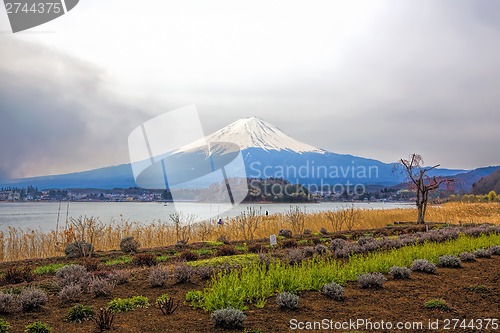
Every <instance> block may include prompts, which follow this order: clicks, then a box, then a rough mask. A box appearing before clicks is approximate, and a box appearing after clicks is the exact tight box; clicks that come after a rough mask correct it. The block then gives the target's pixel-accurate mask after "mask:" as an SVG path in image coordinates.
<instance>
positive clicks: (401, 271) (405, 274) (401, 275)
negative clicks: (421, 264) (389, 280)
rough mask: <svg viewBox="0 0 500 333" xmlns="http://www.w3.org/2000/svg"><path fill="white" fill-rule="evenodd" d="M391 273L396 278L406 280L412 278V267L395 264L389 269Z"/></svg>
mask: <svg viewBox="0 0 500 333" xmlns="http://www.w3.org/2000/svg"><path fill="white" fill-rule="evenodd" d="M389 274H390V275H391V276H392V277H393V278H394V279H396V280H406V279H409V278H410V275H411V269H409V268H407V267H397V266H393V267H391V268H390V269H389Z"/></svg>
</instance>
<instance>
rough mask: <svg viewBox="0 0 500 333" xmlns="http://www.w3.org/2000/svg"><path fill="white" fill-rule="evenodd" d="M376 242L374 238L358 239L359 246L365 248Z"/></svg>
mask: <svg viewBox="0 0 500 333" xmlns="http://www.w3.org/2000/svg"><path fill="white" fill-rule="evenodd" d="M373 242H374V239H373V237H371V236H367V237H360V238H359V239H358V245H361V246H364V245H366V244H368V243H373Z"/></svg>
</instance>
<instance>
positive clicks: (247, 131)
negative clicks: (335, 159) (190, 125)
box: [174, 117, 325, 154]
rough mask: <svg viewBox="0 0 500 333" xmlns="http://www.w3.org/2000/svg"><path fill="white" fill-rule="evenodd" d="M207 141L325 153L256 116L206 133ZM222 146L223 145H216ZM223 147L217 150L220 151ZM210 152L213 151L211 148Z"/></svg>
mask: <svg viewBox="0 0 500 333" xmlns="http://www.w3.org/2000/svg"><path fill="white" fill-rule="evenodd" d="M205 140H206V141H207V142H208V143H212V144H214V143H226V142H227V143H231V144H235V145H237V146H238V147H239V149H240V150H245V149H248V148H259V149H262V150H264V151H291V152H295V153H299V154H301V153H306V152H309V153H319V154H323V153H325V151H324V150H322V149H319V148H316V147H314V146H311V145H308V144H306V143H303V142H300V141H297V140H295V139H294V138H292V137H290V136H288V135H287V134H285V133H283V131H281V130H280V129H279V128H277V127H276V126H274V125H271V124H270V123H268V122H265V121H264V120H262V119H260V118H257V117H250V118H244V119H239V120H237V121H235V122H233V123H231V124H229V125H228V126H226V127H224V128H222V129H220V130H218V131H217V132H215V133H212V134H210V135H208V136H207V137H206V138H205ZM202 145H203V140H198V141H195V142H193V143H191V144H189V145H186V146H184V147H181V148H180V149H178V150H177V151H175V152H174V153H183V152H192V151H193V149H196V148H198V147H200V146H202ZM218 146H221V147H224V145H223V144H222V145H218ZM223 151H224V148H222V149H219V150H218V151H217V152H219V153H222V152H223ZM211 153H214V151H213V150H211Z"/></svg>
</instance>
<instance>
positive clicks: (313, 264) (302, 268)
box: [202, 234, 500, 311]
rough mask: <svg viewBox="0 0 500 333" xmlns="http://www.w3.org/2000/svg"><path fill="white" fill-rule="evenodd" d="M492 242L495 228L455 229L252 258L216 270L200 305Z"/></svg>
mask: <svg viewBox="0 0 500 333" xmlns="http://www.w3.org/2000/svg"><path fill="white" fill-rule="evenodd" d="M495 244H500V234H488V235H486V234H482V235H479V236H466V235H460V236H459V237H458V238H457V239H454V240H449V241H446V242H443V243H434V242H425V243H424V244H412V245H407V246H403V247H400V248H397V249H392V250H388V251H376V252H371V253H368V254H366V255H361V254H358V255H351V256H350V257H349V260H348V261H343V260H335V259H333V258H331V257H317V258H314V259H312V260H307V261H303V262H302V263H300V264H298V265H287V264H286V263H284V262H283V261H280V260H275V261H272V262H269V263H265V262H259V261H255V262H254V263H250V264H247V265H245V267H244V268H243V269H242V270H229V271H222V272H220V273H217V274H216V275H215V276H214V277H213V278H212V280H211V281H210V283H209V284H208V286H207V288H205V289H204V290H203V301H202V303H203V309H205V310H207V311H214V310H218V309H223V308H228V307H233V308H236V309H241V310H243V309H245V308H247V306H248V304H253V303H254V302H256V301H259V300H262V299H264V298H268V297H271V296H273V295H275V294H276V292H277V291H278V292H283V291H288V292H292V293H296V292H300V291H308V290H309V291H311V290H316V291H319V290H321V288H322V287H323V285H324V284H325V283H330V282H332V281H334V282H336V283H339V284H342V285H343V284H345V283H346V282H350V281H356V279H357V277H358V276H359V275H360V274H364V273H370V272H382V273H387V272H388V271H389V269H390V268H391V267H392V266H398V267H408V266H410V265H411V264H412V262H413V261H414V260H416V259H426V260H428V261H429V262H437V260H438V258H439V256H441V255H446V254H453V255H458V254H460V253H462V252H472V251H474V250H476V249H480V248H487V247H490V246H492V245H495Z"/></svg>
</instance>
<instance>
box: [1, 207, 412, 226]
mask: <svg viewBox="0 0 500 333" xmlns="http://www.w3.org/2000/svg"><path fill="white" fill-rule="evenodd" d="M175 205H176V208H177V210H178V211H180V212H189V213H190V214H194V215H197V213H200V215H201V211H202V210H203V211H204V212H205V213H206V212H207V211H209V212H210V214H211V215H212V216H214V217H216V218H219V217H221V218H223V219H225V218H227V217H232V216H236V215H238V214H240V213H241V212H244V211H246V210H247V209H248V208H250V207H251V208H254V209H256V210H257V211H259V210H260V211H261V212H262V214H264V213H265V212H266V211H268V212H269V214H274V213H283V212H285V211H286V210H289V209H290V206H298V207H299V208H300V209H302V210H303V211H304V210H305V211H306V212H308V213H314V212H321V211H327V210H339V209H342V208H345V207H351V206H352V205H353V206H354V207H356V208H362V209H391V208H411V207H414V204H412V203H382V202H370V203H367V202H359V203H349V202H324V203H307V204H289V203H287V204H284V203H279V204H276V203H272V204H240V205H238V206H236V207H234V208H233V209H231V210H230V211H227V212H223V213H220V211H221V207H220V206H219V205H217V204H203V205H200V204H192V203H188V202H183V203H176V204H175ZM59 207H60V216H59V227H60V228H61V227H62V228H64V225H65V223H66V211H67V210H68V213H69V214H68V215H69V217H73V218H78V217H80V216H87V217H91V216H93V217H98V218H99V219H100V220H101V221H102V222H106V223H109V222H111V221H120V220H122V219H123V220H128V221H136V222H139V223H142V224H147V223H151V222H152V221H158V220H162V221H169V215H170V214H171V213H173V212H175V208H174V205H173V204H172V203H168V204H167V205H166V206H165V205H164V204H163V203H156V202H147V203H146V202H70V203H69V207H68V203H67V202H63V203H61V205H59V203H58V202H20V203H10V202H0V231H5V230H7V228H8V227H9V226H12V227H16V228H22V229H28V228H30V229H36V230H41V231H50V230H55V229H56V224H57V220H58V212H59ZM200 215H198V216H200Z"/></svg>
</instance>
